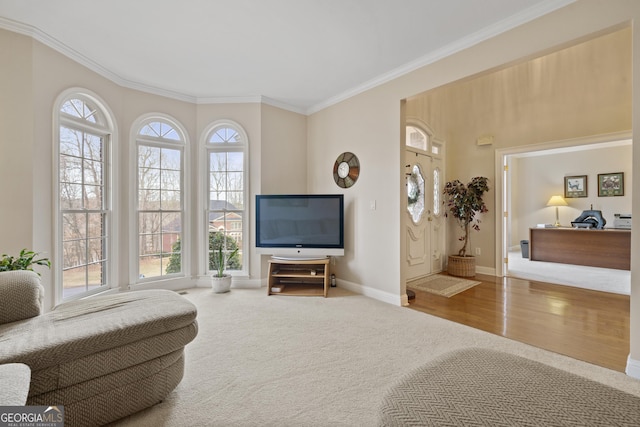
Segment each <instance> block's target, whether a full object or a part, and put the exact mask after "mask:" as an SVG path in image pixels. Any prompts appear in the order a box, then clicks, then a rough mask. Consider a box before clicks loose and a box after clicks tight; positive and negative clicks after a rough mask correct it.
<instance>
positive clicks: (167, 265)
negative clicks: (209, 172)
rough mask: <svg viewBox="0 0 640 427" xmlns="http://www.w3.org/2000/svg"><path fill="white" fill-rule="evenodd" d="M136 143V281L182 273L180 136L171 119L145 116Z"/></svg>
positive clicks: (136, 136) (181, 166) (182, 190)
mask: <svg viewBox="0 0 640 427" xmlns="http://www.w3.org/2000/svg"><path fill="white" fill-rule="evenodd" d="M137 129H138V131H137V133H136V135H135V140H136V155H135V159H136V177H137V185H136V198H135V205H136V229H137V262H136V264H137V272H136V276H137V279H136V281H148V280H153V279H158V278H161V277H164V276H167V275H178V274H180V275H182V274H184V266H185V265H186V263H185V262H184V259H183V258H184V251H183V248H182V246H183V245H186V244H185V239H184V237H185V234H184V229H185V220H186V218H185V217H186V216H185V209H184V207H185V197H184V188H185V186H184V169H185V168H184V162H185V154H184V150H185V145H186V144H185V137H184V133H183V132H182V131H181V130H180V129H179V128H178V127H177V125H176V124H174V123H173V122H172V121H171V120H170V119H168V118H165V117H157V116H154V117H147V118H146V119H143V120H142V121H141V122H140V123H139V125H138V126H137Z"/></svg>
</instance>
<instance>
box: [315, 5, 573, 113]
mask: <svg viewBox="0 0 640 427" xmlns="http://www.w3.org/2000/svg"><path fill="white" fill-rule="evenodd" d="M575 1H576V0H547V1H545V2H542V3H539V4H537V5H535V6H532V7H530V8H528V9H526V10H524V11H522V12H520V13H518V14H515V15H513V16H511V17H509V18H507V19H503V20H502V21H499V22H497V23H495V24H493V25H491V26H489V27H486V28H483V29H482V30H480V31H476V32H475V33H473V34H470V35H468V36H467V37H464V38H462V39H460V40H458V41H456V42H454V43H450V44H448V45H446V46H443V47H442V48H440V49H437V50H435V51H433V52H431V53H429V54H428V55H425V56H423V57H421V58H418V59H416V60H415V61H411V62H409V63H407V64H405V65H403V66H401V67H398V68H396V69H394V70H391V71H390V72H388V73H385V74H382V75H380V76H378V77H376V78H374V79H371V80H369V81H367V82H365V83H363V84H361V85H359V86H356V87H354V88H352V89H350V90H348V91H346V92H343V93H341V94H339V95H336V96H333V97H331V98H328V99H326V100H325V101H323V102H321V103H318V104H316V105H314V106H312V107H310V108H308V109H307V111H306V114H307V115H311V114H313V113H317V112H318V111H320V110H323V109H325V108H327V107H330V106H331V105H334V104H337V103H339V102H342V101H344V100H346V99H349V98H351V97H353V96H355V95H358V94H360V93H362V92H366V91H367V90H370V89H373V88H375V87H377V86H380V85H382V84H384V83H387V82H390V81H392V80H394V79H396V78H398V77H401V76H403V75H405V74H408V73H410V72H412V71H415V70H417V69H419V68H422V67H424V66H426V65H429V64H433V63H434V62H437V61H439V60H441V59H443V58H446V57H448V56H451V55H453V54H455V53H458V52H460V51H462V50H464V49H467V48H470V47H472V46H474V45H476V44H478V43H481V42H483V41H485V40H488V39H490V38H492V37H495V36H497V35H499V34H502V33H504V32H506V31H509V30H511V29H513V28H516V27H518V26H520V25H522V24H525V23H527V22H529V21H533V20H534V19H536V18H539V17H541V16H544V15H546V14H548V13H551V12H553V11H554V10H557V9H560V8H562V7H565V6H567V5H569V4H571V3H575Z"/></svg>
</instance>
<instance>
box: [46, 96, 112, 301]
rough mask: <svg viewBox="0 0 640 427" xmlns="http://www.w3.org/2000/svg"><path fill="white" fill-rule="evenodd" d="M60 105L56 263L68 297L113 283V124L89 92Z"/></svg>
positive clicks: (61, 286)
mask: <svg viewBox="0 0 640 427" xmlns="http://www.w3.org/2000/svg"><path fill="white" fill-rule="evenodd" d="M59 105H60V106H59V109H58V110H57V125H58V141H57V144H56V150H55V152H56V155H57V167H56V171H55V173H56V175H57V178H56V181H55V182H56V186H57V194H58V199H57V201H56V205H57V212H56V222H57V231H56V254H57V256H56V258H55V259H54V266H55V270H56V271H57V272H58V275H57V276H56V279H57V280H56V287H57V295H58V298H62V300H67V299H71V298H79V297H81V296H84V295H87V294H90V293H95V292H98V291H100V290H102V289H106V288H108V287H109V286H108V283H109V271H110V265H111V262H112V261H111V254H110V253H109V252H110V251H109V247H110V245H109V240H110V239H111V238H112V235H113V230H112V227H111V221H112V211H111V206H110V200H111V194H110V186H109V176H110V173H111V171H110V169H109V168H110V165H111V162H110V159H109V156H110V152H111V151H110V143H111V136H112V134H113V129H112V126H111V125H110V124H109V122H108V120H107V115H106V113H105V110H104V108H103V107H102V106H101V105H99V104H98V102H97V101H96V100H95V99H93V98H92V97H90V96H87V95H84V94H73V95H70V96H67V97H66V98H65V99H63V100H62V102H61V103H60V104H59Z"/></svg>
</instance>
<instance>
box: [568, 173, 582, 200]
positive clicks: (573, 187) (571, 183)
mask: <svg viewBox="0 0 640 427" xmlns="http://www.w3.org/2000/svg"><path fill="white" fill-rule="evenodd" d="M572 197H587V175H576V176H565V177H564V198H565V199H566V198H572Z"/></svg>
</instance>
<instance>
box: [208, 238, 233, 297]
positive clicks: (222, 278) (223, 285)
mask: <svg viewBox="0 0 640 427" xmlns="http://www.w3.org/2000/svg"><path fill="white" fill-rule="evenodd" d="M238 249H239V248H235V249H234V250H233V251H231V252H230V253H229V254H228V255H225V253H224V250H223V245H220V246H218V251H217V252H215V251H214V253H213V254H212V260H213V265H214V267H215V269H216V270H217V272H216V273H215V274H213V275H212V276H211V287H212V289H213V292H215V293H217V294H220V293H224V292H229V290H230V289H231V275H230V274H225V272H224V269H225V267H226V266H227V263H228V262H229V260H230V259H232V258H233V257H234V256H236V254H237V253H238Z"/></svg>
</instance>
